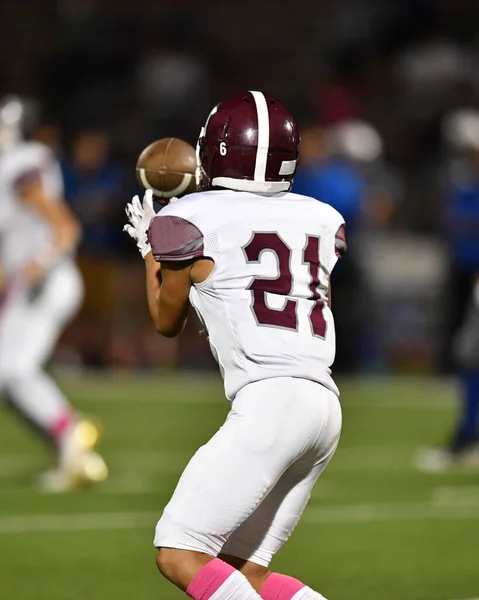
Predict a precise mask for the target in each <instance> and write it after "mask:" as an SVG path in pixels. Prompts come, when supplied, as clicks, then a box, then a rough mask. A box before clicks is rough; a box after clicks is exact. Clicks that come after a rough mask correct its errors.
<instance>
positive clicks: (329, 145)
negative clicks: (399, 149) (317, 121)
mask: <svg viewBox="0 0 479 600" xmlns="http://www.w3.org/2000/svg"><path fill="white" fill-rule="evenodd" d="M325 143H326V149H327V153H328V154H335V155H337V156H342V157H344V158H347V159H348V160H353V161H355V162H361V163H370V162H373V161H375V160H377V159H378V158H380V156H381V155H382V153H383V142H382V140H381V137H380V135H379V133H378V132H377V131H376V129H374V127H373V126H372V125H370V124H369V123H367V122H366V121H361V120H354V121H344V122H343V123H339V124H338V125H333V126H332V127H330V128H329V129H328V130H327V131H326V132H325Z"/></svg>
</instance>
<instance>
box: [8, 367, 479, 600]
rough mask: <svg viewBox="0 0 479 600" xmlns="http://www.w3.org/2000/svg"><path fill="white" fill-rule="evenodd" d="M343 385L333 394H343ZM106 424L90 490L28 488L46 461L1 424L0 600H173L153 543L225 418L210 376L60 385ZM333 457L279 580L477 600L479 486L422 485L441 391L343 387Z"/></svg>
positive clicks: (383, 384)
mask: <svg viewBox="0 0 479 600" xmlns="http://www.w3.org/2000/svg"><path fill="white" fill-rule="evenodd" d="M340 383H341V382H340ZM63 387H64V388H65V390H66V391H67V392H68V394H70V396H71V398H72V400H73V401H74V402H75V404H77V405H78V406H79V407H80V408H81V409H82V410H84V411H85V412H87V413H94V414H97V415H98V416H99V417H100V418H101V419H102V421H103V423H104V425H105V438H104V441H103V444H102V451H103V452H104V454H105V456H106V458H107V460H108V462H109V464H110V467H111V477H110V479H109V480H108V481H107V482H106V483H105V484H104V485H103V486H102V487H99V488H97V489H94V490H90V491H86V492H82V493H72V494H67V495H56V496H44V495H41V494H38V493H37V492H35V491H34V490H33V489H32V486H31V482H32V478H33V476H34V474H35V472H36V471H37V470H38V469H39V468H42V467H45V466H47V465H48V464H49V460H50V458H49V455H48V453H47V452H46V451H45V450H44V449H43V447H42V445H41V444H39V443H38V442H37V440H35V439H34V438H33V437H31V435H30V434H28V433H26V431H25V430H24V429H23V428H22V427H21V426H20V425H19V424H18V422H17V421H16V420H15V419H14V418H13V417H12V415H11V414H10V413H9V412H8V411H7V410H5V411H2V414H1V415H0V600H85V599H87V600H113V599H114V600H133V599H141V600H170V599H171V600H174V599H179V598H182V597H183V595H182V594H181V593H180V592H178V591H176V590H175V589H174V588H173V586H171V585H170V584H168V583H167V582H166V581H163V580H162V578H161V576H160V575H159V574H158V573H157V571H156V567H155V564H154V557H155V551H154V549H153V548H152V545H151V543H152V536H153V529H154V525H155V523H156V520H157V518H158V516H159V515H160V513H161V510H162V508H163V506H164V505H165V503H166V502H167V500H168V498H169V496H170V494H171V492H172V490H173V488H174V485H175V483H176V480H177V478H178V475H179V474H180V472H181V470H182V468H183V466H184V465H185V464H186V462H187V461H188V459H189V457H190V456H191V454H192V453H193V452H194V451H195V450H196V448H197V447H198V446H199V445H200V444H202V443H203V442H205V441H206V440H207V439H208V437H209V436H210V435H211V434H212V433H213V432H214V431H215V429H216V428H217V427H218V425H219V424H220V423H221V422H222V420H223V419H224V416H225V414H226V411H227V408H228V405H227V403H226V402H225V401H224V400H223V395H222V384H221V382H220V381H219V380H218V379H216V378H214V377H212V378H210V377H203V378H201V377H196V378H195V377H193V376H189V375H179V376H177V377H172V376H165V377H152V376H144V377H140V376H138V377H131V376H127V375H118V376H113V375H110V376H109V377H104V376H86V377H81V378H70V379H65V380H63ZM341 387H342V392H343V394H342V401H343V407H344V429H343V437H342V441H341V444H340V448H339V450H338V452H337V454H336V457H335V459H334V460H333V461H332V463H331V465H330V466H329V468H328V470H327V471H326V473H325V474H324V475H323V477H322V478H321V479H320V480H319V482H318V484H317V486H316V488H315V491H314V494H313V497H312V499H311V502H310V505H309V506H308V508H307V510H306V512H305V514H304V516H303V519H302V521H301V523H300V525H299V526H298V528H297V530H296V531H295V533H294V534H293V536H292V538H291V540H290V541H289V542H288V544H287V545H286V547H285V548H284V549H283V550H282V551H281V552H280V553H279V555H278V556H277V557H276V558H275V561H274V562H273V565H272V566H273V568H274V569H276V570H280V571H284V572H287V573H289V574H291V575H294V576H296V577H299V578H301V579H303V580H304V581H306V582H307V583H308V584H309V585H311V586H312V587H314V588H316V589H317V590H318V591H321V592H322V593H323V594H324V595H325V596H326V597H327V598H328V599H329V600H366V599H367V600H466V599H467V600H470V599H472V598H475V597H479V473H473V472H470V471H469V472H468V471H466V470H459V471H457V472H454V473H449V474H447V475H438V474H436V475H425V474H421V473H417V472H415V471H414V470H413V468H412V467H411V462H412V457H413V455H414V452H415V450H416V449H417V448H418V447H419V446H421V445H424V444H430V443H434V442H436V441H438V440H441V439H442V437H443V435H444V434H445V432H446V431H447V430H448V427H449V425H450V423H451V419H452V416H453V406H454V405H453V402H454V388H453V386H452V385H451V384H450V383H449V382H444V381H437V382H434V381H432V380H421V379H417V380H415V379H412V380H411V379H404V380H392V379H391V380H388V379H386V380H366V381H364V382H362V383H356V384H353V383H351V382H343V383H342V386H341Z"/></svg>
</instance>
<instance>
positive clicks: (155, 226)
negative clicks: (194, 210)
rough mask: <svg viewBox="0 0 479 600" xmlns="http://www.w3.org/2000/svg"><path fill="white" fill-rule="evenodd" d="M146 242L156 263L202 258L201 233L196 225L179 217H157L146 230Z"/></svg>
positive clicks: (202, 240) (202, 242) (202, 244)
mask: <svg viewBox="0 0 479 600" xmlns="http://www.w3.org/2000/svg"><path fill="white" fill-rule="evenodd" d="M148 241H149V242H150V245H151V250H152V253H153V256H154V257H155V260H157V261H158V262H161V261H182V260H191V259H192V258H202V257H203V256H204V238H203V233H202V232H201V231H200V229H199V228H198V227H197V226H196V225H194V224H193V223H191V222H190V221H188V220H187V219H183V218H182V217H179V216H175V215H164V216H161V215H157V216H156V217H155V218H154V219H153V220H152V221H151V224H150V227H149V229H148Z"/></svg>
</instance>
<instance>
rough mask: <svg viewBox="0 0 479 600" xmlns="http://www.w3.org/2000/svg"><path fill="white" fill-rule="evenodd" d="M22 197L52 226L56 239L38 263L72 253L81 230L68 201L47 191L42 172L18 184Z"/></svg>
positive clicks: (38, 258)
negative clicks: (54, 196)
mask: <svg viewBox="0 0 479 600" xmlns="http://www.w3.org/2000/svg"><path fill="white" fill-rule="evenodd" d="M16 191H17V195H18V198H19V199H20V200H21V201H22V202H23V203H24V204H26V205H27V206H29V207H30V208H31V209H33V210H34V211H36V212H37V213H38V214H39V215H40V217H41V218H42V219H43V220H44V221H45V222H47V223H48V224H49V225H50V226H51V228H52V234H53V235H52V242H51V245H50V247H49V248H48V249H47V250H46V252H45V254H44V255H41V256H38V257H37V258H36V259H35V262H36V263H38V264H39V265H41V266H43V267H48V266H49V265H50V264H51V263H54V262H55V261H56V260H57V259H58V258H60V257H62V256H64V255H65V254H68V253H70V252H71V251H72V250H74V249H75V247H76V246H77V244H78V242H79V239H80V235H81V229H80V225H79V223H78V221H77V219H76V217H74V215H73V214H72V212H71V211H70V209H69V207H68V206H67V204H66V203H65V202H64V201H63V200H61V199H58V198H52V197H50V195H49V194H48V192H47V191H46V190H45V187H44V185H43V182H42V178H41V176H40V174H29V175H28V177H23V178H21V179H19V181H18V182H17V184H16Z"/></svg>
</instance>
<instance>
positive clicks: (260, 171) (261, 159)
mask: <svg viewBox="0 0 479 600" xmlns="http://www.w3.org/2000/svg"><path fill="white" fill-rule="evenodd" d="M250 93H251V95H252V96H253V98H254V101H255V104H256V112H257V114H258V151H257V153H256V163H255V168H254V180H255V181H258V182H262V181H265V175H266V164H267V162H268V150H269V112H268V105H267V103H266V98H265V97H264V94H263V93H262V92H250Z"/></svg>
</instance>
